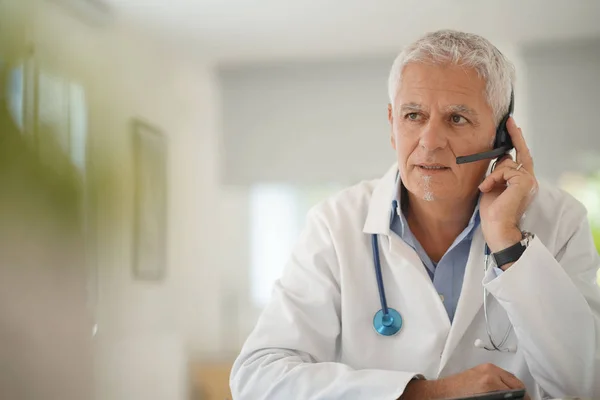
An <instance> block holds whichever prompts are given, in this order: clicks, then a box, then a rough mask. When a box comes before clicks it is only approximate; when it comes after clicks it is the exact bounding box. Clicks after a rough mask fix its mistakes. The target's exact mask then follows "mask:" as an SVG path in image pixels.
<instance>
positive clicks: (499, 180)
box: [479, 117, 538, 252]
mask: <svg viewBox="0 0 600 400" xmlns="http://www.w3.org/2000/svg"><path fill="white" fill-rule="evenodd" d="M507 128H508V133H509V134H510V137H511V139H512V142H513V144H514V146H515V150H516V153H517V161H516V162H515V161H513V160H512V158H511V157H510V156H507V157H503V158H502V159H500V160H498V163H497V164H496V168H495V169H494V171H493V172H492V173H490V174H489V175H488V176H487V177H486V178H485V179H484V181H483V182H482V183H481V184H480V185H479V190H481V191H482V192H483V195H482V197H481V203H480V210H481V228H482V230H483V235H484V237H485V240H486V242H487V244H488V246H489V247H490V250H491V251H492V252H497V251H500V250H503V249H505V248H507V247H510V246H512V245H513V244H515V243H517V242H518V241H520V240H521V231H520V229H519V221H520V219H521V217H522V216H523V213H524V212H525V210H526V209H527V207H528V206H529V204H531V201H532V200H533V198H534V195H535V194H536V193H537V189H538V182H537V179H536V178H535V175H534V172H533V159H532V157H531V153H530V152H529V148H528V147H527V144H526V143H525V139H524V138H523V133H522V132H521V128H518V127H517V125H516V123H515V121H514V119H513V118H512V117H511V118H510V119H509V120H508V123H507ZM520 164H522V165H521V166H520V167H519V165H520Z"/></svg>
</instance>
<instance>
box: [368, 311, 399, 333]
mask: <svg viewBox="0 0 600 400" xmlns="http://www.w3.org/2000/svg"><path fill="white" fill-rule="evenodd" d="M373 328H375V330H376V331H377V333H379V334H380V335H382V336H394V335H395V334H397V333H398V332H400V329H402V316H401V315H400V313H399V312H398V311H396V310H394V309H393V308H388V313H387V315H385V314H384V313H383V310H379V311H377V312H376V313H375V316H374V317H373Z"/></svg>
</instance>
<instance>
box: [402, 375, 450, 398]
mask: <svg viewBox="0 0 600 400" xmlns="http://www.w3.org/2000/svg"><path fill="white" fill-rule="evenodd" d="M439 383H440V381H428V380H425V379H413V380H412V381H410V382H409V383H408V385H406V388H405V389H404V393H402V396H400V399H399V400H421V399H433V398H437V397H439V396H440V395H441V394H442V393H441V392H440V385H439Z"/></svg>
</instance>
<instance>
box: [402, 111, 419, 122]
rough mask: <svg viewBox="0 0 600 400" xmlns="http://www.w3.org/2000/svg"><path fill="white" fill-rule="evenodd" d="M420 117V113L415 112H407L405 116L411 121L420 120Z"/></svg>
mask: <svg viewBox="0 0 600 400" xmlns="http://www.w3.org/2000/svg"><path fill="white" fill-rule="evenodd" d="M419 117H420V115H419V113H415V112H413V113H408V114H406V117H405V118H406V119H410V120H411V121H418V119H419Z"/></svg>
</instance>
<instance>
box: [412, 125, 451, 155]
mask: <svg viewBox="0 0 600 400" xmlns="http://www.w3.org/2000/svg"><path fill="white" fill-rule="evenodd" d="M446 129H448V127H447V126H445V124H444V123H443V122H441V121H438V120H435V119H433V118H432V119H429V121H427V124H425V125H424V126H423V130H422V131H421V136H420V138H419V145H420V146H421V147H423V148H424V149H425V150H429V151H431V150H437V149H443V148H444V147H446V145H447V143H448V135H447V132H446Z"/></svg>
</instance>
